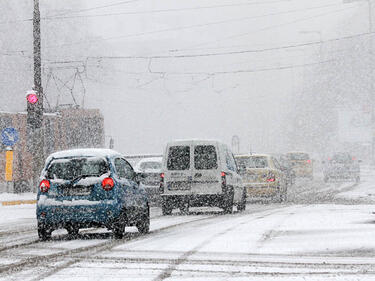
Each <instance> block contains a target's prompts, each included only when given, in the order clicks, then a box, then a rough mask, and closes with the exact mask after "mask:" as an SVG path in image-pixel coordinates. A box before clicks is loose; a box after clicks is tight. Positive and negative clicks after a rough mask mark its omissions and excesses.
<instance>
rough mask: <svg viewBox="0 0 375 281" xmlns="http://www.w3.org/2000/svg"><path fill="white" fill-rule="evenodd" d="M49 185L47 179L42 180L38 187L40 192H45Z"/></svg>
mask: <svg viewBox="0 0 375 281" xmlns="http://www.w3.org/2000/svg"><path fill="white" fill-rule="evenodd" d="M50 187H51V183H50V182H49V180H42V181H41V182H40V184H39V188H40V191H41V192H47V191H48V190H49V188H50Z"/></svg>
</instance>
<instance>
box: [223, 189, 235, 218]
mask: <svg viewBox="0 0 375 281" xmlns="http://www.w3.org/2000/svg"><path fill="white" fill-rule="evenodd" d="M233 197H234V194H233V191H232V192H230V193H228V194H225V195H224V202H223V206H222V208H223V210H224V214H231V213H232V212H233Z"/></svg>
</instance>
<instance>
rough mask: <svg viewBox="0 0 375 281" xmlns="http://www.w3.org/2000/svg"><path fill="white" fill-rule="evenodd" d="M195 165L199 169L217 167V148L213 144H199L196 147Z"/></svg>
mask: <svg viewBox="0 0 375 281" xmlns="http://www.w3.org/2000/svg"><path fill="white" fill-rule="evenodd" d="M194 167H195V169H197V170H211V169H217V154H216V148H215V146H213V145H197V146H195V148H194Z"/></svg>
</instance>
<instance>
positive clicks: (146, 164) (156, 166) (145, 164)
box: [140, 162, 161, 170]
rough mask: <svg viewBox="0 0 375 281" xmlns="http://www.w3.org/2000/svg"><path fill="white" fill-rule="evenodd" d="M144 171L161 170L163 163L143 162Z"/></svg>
mask: <svg viewBox="0 0 375 281" xmlns="http://www.w3.org/2000/svg"><path fill="white" fill-rule="evenodd" d="M140 168H141V169H142V170H160V169H161V163H160V162H143V163H141V165H140Z"/></svg>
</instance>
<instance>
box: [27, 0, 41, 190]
mask: <svg viewBox="0 0 375 281" xmlns="http://www.w3.org/2000/svg"><path fill="white" fill-rule="evenodd" d="M33 39H34V40H33V41H34V90H35V92H36V95H37V97H38V102H37V104H36V108H35V110H36V112H35V113H36V114H35V118H36V119H38V120H34V122H35V124H39V125H36V126H35V125H34V126H31V128H30V132H31V143H32V147H31V153H32V156H33V186H34V188H36V187H37V186H38V178H39V174H40V171H41V169H42V167H43V162H44V129H43V128H44V125H43V111H44V109H43V87H42V52H41V34H40V10H39V0H34V13H33Z"/></svg>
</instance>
